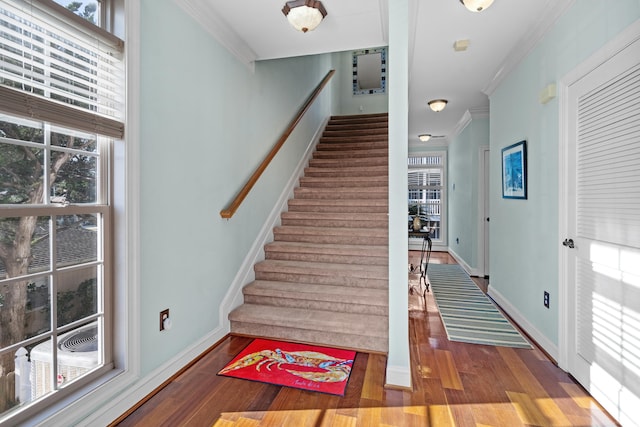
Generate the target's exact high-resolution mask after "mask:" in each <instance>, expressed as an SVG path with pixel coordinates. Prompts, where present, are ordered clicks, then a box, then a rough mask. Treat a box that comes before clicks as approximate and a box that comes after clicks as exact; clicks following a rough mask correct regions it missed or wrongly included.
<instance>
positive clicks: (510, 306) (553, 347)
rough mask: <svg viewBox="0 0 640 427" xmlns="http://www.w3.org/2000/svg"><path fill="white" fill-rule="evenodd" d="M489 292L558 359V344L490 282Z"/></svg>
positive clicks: (539, 343)
mask: <svg viewBox="0 0 640 427" xmlns="http://www.w3.org/2000/svg"><path fill="white" fill-rule="evenodd" d="M487 294H488V295H489V296H490V297H491V298H492V299H493V300H494V301H495V302H496V304H498V305H499V306H500V308H502V309H503V310H504V311H505V312H506V313H507V314H508V315H509V316H510V317H511V318H512V319H513V320H514V321H515V322H516V323H517V324H518V326H519V327H520V328H521V329H522V330H523V331H525V332H526V333H527V334H528V335H529V336H530V337H531V338H533V339H534V340H535V341H536V343H537V344H538V345H539V346H540V347H542V349H544V351H546V352H547V353H548V354H549V356H551V357H552V358H553V359H554V360H558V346H557V345H556V344H554V343H553V342H551V341H550V340H549V339H548V338H547V337H546V336H544V335H543V334H542V333H541V332H540V331H539V330H538V329H537V328H536V327H535V326H533V324H532V323H531V322H529V320H527V318H526V317H524V316H523V315H522V313H520V312H519V311H518V309H516V308H515V307H514V306H513V304H511V303H510V302H509V301H508V300H507V299H506V298H505V297H504V296H503V295H502V294H501V293H500V292H498V291H497V290H495V289H494V288H492V287H491V284H489V289H488V290H487Z"/></svg>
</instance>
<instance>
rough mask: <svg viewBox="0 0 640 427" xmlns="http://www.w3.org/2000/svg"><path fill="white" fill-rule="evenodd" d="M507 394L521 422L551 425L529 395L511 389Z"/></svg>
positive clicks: (544, 425)
mask: <svg viewBox="0 0 640 427" xmlns="http://www.w3.org/2000/svg"><path fill="white" fill-rule="evenodd" d="M507 395H508V396H509V399H510V400H511V403H512V404H513V406H514V408H515V409H516V412H517V413H518V416H519V417H520V420H521V421H522V423H523V424H527V425H531V426H540V427H546V426H550V425H551V423H550V420H549V419H547V417H546V416H545V414H544V413H543V412H542V411H541V410H540V408H538V406H537V405H536V403H535V401H534V399H532V398H531V396H529V395H527V394H525V393H517V392H511V391H507Z"/></svg>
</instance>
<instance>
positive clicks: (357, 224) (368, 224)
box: [282, 218, 389, 228]
mask: <svg viewBox="0 0 640 427" xmlns="http://www.w3.org/2000/svg"><path fill="white" fill-rule="evenodd" d="M282 225H299V226H303V227H334V228H339V227H344V228H386V227H388V226H389V222H388V221H387V220H386V218H385V219H383V220H369V219H367V220H358V219H357V218H354V219H351V220H335V219H334V220H332V219H326V220H321V219H300V218H291V219H284V218H283V219H282Z"/></svg>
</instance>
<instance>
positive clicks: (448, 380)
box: [434, 350, 464, 390]
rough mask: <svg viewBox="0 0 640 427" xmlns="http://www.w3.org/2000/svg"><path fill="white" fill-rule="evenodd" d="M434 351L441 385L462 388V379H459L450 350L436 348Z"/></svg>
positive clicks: (456, 388)
mask: <svg viewBox="0 0 640 427" xmlns="http://www.w3.org/2000/svg"><path fill="white" fill-rule="evenodd" d="M434 353H435V358H436V363H437V365H438V372H440V382H441V383H442V387H444V388H450V389H455V390H464V387H463V386H462V380H460V375H459V374H458V369H457V368H456V364H455V362H454V360H453V355H452V354H451V352H450V351H443V350H436V351H435V352H434Z"/></svg>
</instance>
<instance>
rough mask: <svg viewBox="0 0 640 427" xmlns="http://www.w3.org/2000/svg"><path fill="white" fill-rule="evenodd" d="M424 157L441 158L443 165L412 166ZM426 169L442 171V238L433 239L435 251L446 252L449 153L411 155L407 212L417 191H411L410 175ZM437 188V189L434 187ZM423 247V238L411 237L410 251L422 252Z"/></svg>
mask: <svg viewBox="0 0 640 427" xmlns="http://www.w3.org/2000/svg"><path fill="white" fill-rule="evenodd" d="M424 157H440V158H441V164H439V165H427V164H421V165H411V160H410V159H412V158H424ZM425 169H441V170H442V172H441V183H440V186H437V187H438V188H437V189H438V190H439V191H440V196H441V198H440V237H439V238H434V237H432V242H433V248H434V250H446V248H447V224H448V221H447V152H446V151H444V150H443V151H421V152H414V153H410V154H409V156H408V159H407V211H408V210H409V207H410V206H409V200H411V199H410V198H409V194H410V193H411V191H415V189H409V185H408V184H409V179H408V178H409V174H410V173H411V172H416V171H420V170H425ZM434 188H435V187H434ZM421 247H422V238H420V237H411V236H409V249H410V250H420V248H421Z"/></svg>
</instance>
